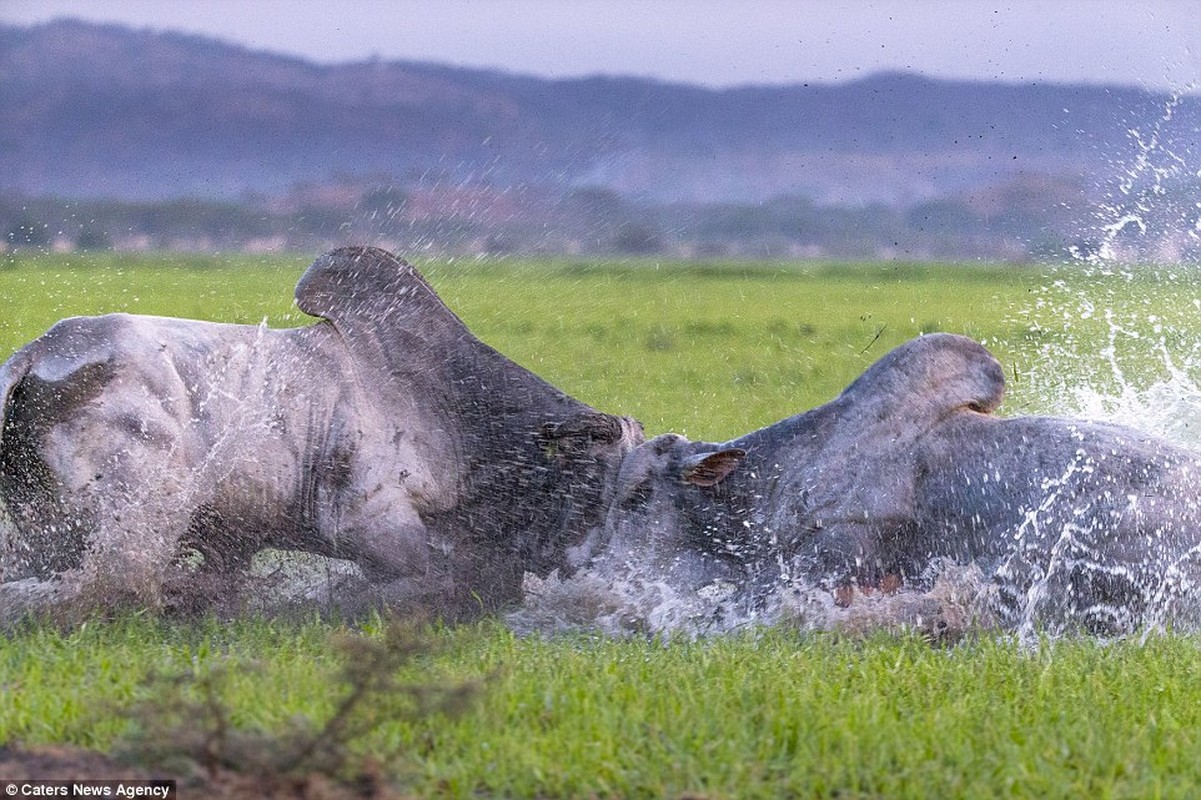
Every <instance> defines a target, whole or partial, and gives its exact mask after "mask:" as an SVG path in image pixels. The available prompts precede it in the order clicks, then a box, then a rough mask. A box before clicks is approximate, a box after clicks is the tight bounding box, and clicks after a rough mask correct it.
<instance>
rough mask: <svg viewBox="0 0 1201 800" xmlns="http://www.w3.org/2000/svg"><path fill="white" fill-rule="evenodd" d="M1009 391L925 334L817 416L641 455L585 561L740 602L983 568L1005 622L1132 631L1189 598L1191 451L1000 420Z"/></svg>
mask: <svg viewBox="0 0 1201 800" xmlns="http://www.w3.org/2000/svg"><path fill="white" fill-rule="evenodd" d="M1003 393H1004V373H1003V371H1002V369H1001V366H1000V364H999V363H998V362H997V360H996V359H995V358H994V357H993V356H992V355H991V354H990V353H989V352H988V351H987V350H986V349H985V348H984V347H983V346H981V345H980V344H978V343H976V342H974V341H972V340H970V339H967V338H964V337H961V336H954V335H948V334H935V335H929V336H923V337H920V338H918V339H915V340H913V341H910V342H908V343H906V344H904V345H902V346H900V347H898V348H897V349H896V350H894V351H892V352H891V353H889V354H887V355H886V356H885V357H883V358H882V359H881V360H880V361H878V362H877V363H876V364H874V365H873V366H872V367H870V368H869V369H868V370H867V371H866V372H865V373H864V374H863V375H862V376H861V377H859V378H858V379H857V380H856V381H854V383H852V384H851V385H850V386H849V387H848V388H847V389H846V390H845V391H844V392H843V393H842V394H841V395H840V396H839V397H838V398H836V399H835V400H833V401H831V402H830V403H828V404H826V405H823V406H821V407H819V408H816V409H814V410H811V411H808V412H806V413H802V414H799V415H797V416H794V417H791V418H789V419H785V420H783V421H781V422H778V423H776V424H774V425H771V426H769V427H766V428H763V429H761V430H758V431H755V432H753V433H750V434H748V435H746V436H743V437H741V438H738V439H735V440H733V441H729V442H724V443H720V444H718V443H707V442H692V441H689V440H687V439H685V438H683V437H681V436H677V435H674V434H667V435H663V436H659V437H656V438H654V439H652V440H650V441H648V442H646V443H645V444H643V445H641V446H640V447H638V448H636V449H635V450H633V451H632V452H631V453H630V454H629V455H628V456H626V458H625V460H624V463H623V464H622V468H621V471H620V473H619V475H618V479H617V484H616V485H615V488H614V491H613V495H612V497H611V499H610V500H609V511H608V514H607V517H606V520H605V523H604V525H603V526H601V527H599V528H597V529H596V530H595V531H594V532H593V534H592V537H591V539H590V541H589V542H588V543H587V544H586V545H585V549H587V548H589V547H590V548H591V549H592V553H593V554H594V564H596V565H604V566H605V567H606V568H609V569H613V568H616V569H617V570H618V571H620V570H622V569H624V568H626V567H629V566H632V565H630V564H622V563H621V562H622V560H623V559H629V558H634V559H637V560H638V561H639V562H640V564H645V563H647V562H652V563H654V564H655V567H656V568H657V569H658V570H659V571H660V572H661V574H662V575H663V576H664V579H665V580H666V581H667V582H668V583H669V584H672V585H674V586H677V587H686V588H688V589H689V590H692V591H697V590H701V589H703V588H704V587H705V586H708V585H712V584H724V585H727V586H737V587H740V589H741V592H740V594H739V597H741V598H742V602H743V603H748V604H754V603H756V602H763V601H764V598H766V597H768V596H769V595H771V593H773V592H775V591H777V590H779V589H780V588H781V587H782V586H783V585H787V584H789V582H792V581H799V582H802V583H806V584H810V585H812V584H817V585H819V586H824V587H826V588H827V589H829V590H831V591H832V592H835V593H836V596H838V594H839V593H840V592H842V590H844V589H846V588H847V587H848V586H850V585H852V584H858V585H860V586H871V587H883V588H885V589H889V588H893V587H897V586H901V585H909V586H915V587H919V588H920V587H922V586H923V585H928V582H929V580H930V576H931V567H932V566H937V565H939V564H944V563H946V562H947V561H953V562H959V563H969V562H975V563H977V564H979V565H980V566H981V567H983V568H984V570H985V574H986V575H988V576H990V577H991V579H992V584H993V585H992V587H991V590H990V594H991V596H992V598H993V600H992V605H993V606H994V607H995V609H994V610H995V611H997V612H999V614H1000V615H1001V617H1002V619H1003V620H1004V621H1007V622H1009V623H1010V624H1017V623H1019V622H1020V621H1022V618H1023V617H1028V618H1029V619H1031V620H1035V621H1036V623H1038V624H1045V625H1047V626H1049V627H1061V628H1062V627H1065V626H1070V627H1080V628H1085V629H1089V630H1097V631H1114V630H1129V629H1130V628H1132V627H1135V626H1138V625H1141V624H1146V623H1147V622H1149V621H1151V619H1150V615H1152V614H1154V613H1157V609H1164V608H1168V607H1170V605H1171V604H1172V603H1173V602H1177V601H1180V600H1181V599H1182V598H1187V597H1188V596H1189V595H1190V593H1192V594H1193V598H1192V602H1194V603H1196V602H1197V598H1196V589H1197V585H1196V581H1197V580H1198V579H1199V578H1201V571H1199V569H1198V568H1199V566H1201V552H1199V550H1201V546H1199V543H1201V504H1199V501H1198V494H1199V492H1198V488H1199V482H1201V455H1198V454H1196V453H1193V452H1192V451H1189V450H1185V449H1182V448H1179V447H1175V446H1173V445H1171V444H1169V443H1167V442H1164V441H1162V440H1159V439H1156V438H1154V437H1151V436H1149V435H1146V434H1143V433H1141V432H1139V431H1136V430H1132V429H1130V428H1124V427H1120V426H1116V425H1110V424H1103V423H1095V422H1083V421H1076V420H1071V419H1063V418H1054V417H1016V418H1002V417H998V416H995V415H994V414H993V413H992V412H993V411H995V410H996V409H997V407H998V406H999V405H1000V403H1001V400H1002V395H1003ZM845 594H847V595H849V593H845Z"/></svg>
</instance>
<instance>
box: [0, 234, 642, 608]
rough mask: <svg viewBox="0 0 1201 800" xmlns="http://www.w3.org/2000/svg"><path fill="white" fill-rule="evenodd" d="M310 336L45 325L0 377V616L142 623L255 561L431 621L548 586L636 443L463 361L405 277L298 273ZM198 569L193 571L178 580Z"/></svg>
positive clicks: (94, 321) (489, 365)
mask: <svg viewBox="0 0 1201 800" xmlns="http://www.w3.org/2000/svg"><path fill="white" fill-rule="evenodd" d="M296 302H297V305H298V306H299V308H300V309H301V310H302V311H304V312H306V313H308V314H310V315H313V316H315V317H318V318H320V320H321V321H320V322H317V323H316V324H313V325H310V326H308V327H303V328H297V329H288V330H272V329H268V328H267V327H266V326H265V325H264V326H260V327H255V326H243V325H227V324H216V323H209V322H197V321H190V320H178V319H165V318H156V317H144V316H131V315H124V314H114V315H109V316H102V317H79V318H72V319H67V320H64V321H62V322H60V323H58V324H57V325H55V326H54V327H53V328H52V329H51V330H50V331H49V332H48V333H46V334H45V335H44V336H42V337H41V338H39V339H37V340H36V341H34V342H32V343H31V344H29V345H27V346H26V347H24V348H23V349H21V350H19V351H18V352H17V353H16V354H14V355H13V356H12V357H11V358H10V359H9V360H8V362H7V363H5V364H4V365H3V367H2V368H0V393H2V397H3V403H4V405H3V409H4V412H3V428H2V431H0V436H2V438H0V497H2V499H3V503H4V505H5V506H6V507H7V516H8V517H9V519H10V521H11V524H10V525H9V527H8V528H7V534H6V535H5V536H4V538H3V539H0V545H2V546H3V551H2V552H0V581H3V583H2V584H0V617H7V618H12V617H14V616H17V615H19V614H23V613H25V612H27V611H31V610H37V609H39V608H46V609H54V608H63V607H68V608H69V607H71V606H72V604H83V605H91V606H94V605H97V604H101V605H111V604H112V603H114V602H118V601H120V600H122V599H124V600H128V601H130V602H133V603H136V604H138V605H148V606H152V607H153V606H156V605H159V604H161V603H162V601H163V586H164V580H165V579H166V578H168V577H170V574H172V570H173V569H175V568H174V567H173V566H172V564H173V563H174V562H177V561H178V560H179V557H180V554H181V553H191V554H193V562H195V560H196V559H195V556H197V555H198V556H199V560H200V565H199V567H198V571H197V572H195V573H194V574H193V575H192V576H191V579H192V580H194V581H200V579H201V578H202V577H203V576H204V574H206V573H207V574H213V575H218V574H227V573H231V572H236V571H238V570H240V569H242V568H243V567H245V565H246V564H247V562H248V561H249V559H250V557H251V556H252V555H253V554H254V553H256V552H257V551H259V550H260V549H261V548H266V547H274V548H282V549H292V550H301V551H308V552H312V553H318V554H322V555H326V556H334V557H338V558H343V559H349V560H353V561H354V562H357V563H358V565H359V566H360V567H361V568H362V570H363V572H364V573H365V574H366V575H367V577H368V578H370V579H371V580H372V581H373V582H374V583H375V584H378V585H383V586H385V587H387V588H388V592H387V594H386V596H387V597H389V598H391V599H392V600H394V601H395V602H397V603H400V604H419V605H423V606H429V607H432V608H434V609H436V610H438V611H439V612H441V613H444V614H447V615H451V616H453V615H457V614H459V613H463V612H465V611H466V610H470V609H477V610H478V609H487V608H492V607H496V606H498V605H500V604H503V603H505V602H507V601H510V600H512V599H514V598H516V597H518V596H519V594H520V583H521V578H522V575H523V573H524V572H525V571H527V570H528V571H533V572H536V573H546V572H549V571H550V570H553V569H555V568H557V567H560V566H565V560H564V559H565V558H566V553H567V551H568V549H569V548H570V547H571V546H572V545H574V544H576V543H578V541H579V539H580V538H582V537H583V535H584V534H585V532H587V531H588V530H590V529H592V528H594V527H595V526H596V525H597V524H598V522H599V520H600V519H601V518H602V516H603V508H602V506H601V497H602V492H603V487H605V486H607V485H610V484H611V483H612V481H613V479H614V476H615V474H616V472H617V470H618V468H619V465H620V463H621V460H622V458H623V456H624V455H625V454H626V453H627V452H628V451H629V450H630V449H631V448H632V447H633V446H635V445H637V444H639V443H641V442H642V440H643V437H642V429H641V427H640V426H639V425H638V424H637V423H636V422H634V421H633V420H630V419H628V418H624V417H618V416H613V415H609V414H605V413H601V412H599V411H597V410H595V409H593V408H590V407H589V406H587V405H585V404H583V403H581V402H579V401H577V400H574V399H572V398H571V397H568V396H567V395H565V394H564V393H562V392H560V391H558V390H557V389H555V388H554V387H552V386H550V385H549V384H547V383H545V382H543V381H542V380H541V379H539V378H537V377H536V376H534V375H533V374H531V373H530V372H528V371H526V370H525V369H523V368H521V367H519V366H517V365H516V364H514V363H513V362H511V361H509V360H508V359H507V358H505V357H504V356H502V355H500V354H499V353H497V352H496V351H495V350H493V349H492V348H490V347H488V346H487V345H485V344H483V343H482V342H480V341H479V340H478V339H476V338H475V337H474V336H473V335H472V334H471V333H470V332H469V331H468V330H467V328H466V327H465V326H464V325H463V323H462V322H461V321H460V320H459V319H458V318H457V317H456V316H455V315H454V314H453V313H452V312H451V311H450V310H449V309H448V308H447V307H446V306H445V305H444V304H443V303H442V302H441V300H439V298H438V297H437V296H436V295H435V293H434V292H433V290H432V289H431V288H430V287H429V285H428V284H427V283H426V282H425V280H424V279H423V278H422V277H421V276H420V275H419V274H418V273H417V272H416V271H415V270H414V269H413V268H412V267H410V266H409V265H408V264H406V263H404V262H403V261H401V260H399V259H397V258H396V257H394V256H392V255H391V254H389V253H386V252H384V251H382V250H378V249H373V248H344V249H341V250H336V251H334V252H332V253H329V254H328V255H326V256H323V257H322V258H319V259H318V260H317V261H316V262H314V263H313V265H312V266H311V267H310V268H309V269H308V270H307V271H306V272H305V274H304V275H303V277H302V278H301V280H300V282H299V284H298V285H297V287H296ZM194 566H195V564H194V563H193V567H194Z"/></svg>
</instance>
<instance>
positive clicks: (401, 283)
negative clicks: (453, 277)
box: [296, 247, 462, 325]
mask: <svg viewBox="0 0 1201 800" xmlns="http://www.w3.org/2000/svg"><path fill="white" fill-rule="evenodd" d="M296 306H297V308H299V309H300V310H301V311H303V312H304V313H306V314H309V315H310V316H314V317H319V318H322V319H328V320H331V321H333V322H335V323H338V322H346V321H350V320H353V319H356V318H359V319H373V320H379V319H381V318H382V317H384V316H388V315H392V314H395V313H403V314H404V315H406V316H410V317H411V316H418V317H421V318H422V320H421V321H422V322H423V323H424V324H427V325H428V324H429V323H430V322H431V321H434V320H437V321H441V322H452V323H454V324H457V325H461V324H462V323H461V322H459V319H458V317H456V316H455V315H454V312H452V311H451V310H450V309H449V308H447V307H446V305H445V304H444V303H443V302H442V300H441V299H439V297H438V295H437V293H435V292H434V290H433V288H432V287H431V286H430V285H429V283H427V282H426V280H425V278H423V277H422V276H421V273H419V272H418V271H417V270H416V269H415V268H414V267H412V266H411V265H410V264H409V263H408V262H406V261H404V260H403V259H401V258H398V257H396V256H394V255H393V254H391V253H389V252H387V251H386V250H381V249H379V248H378V247H341V248H338V249H337V250H332V251H330V252H329V253H326V254H325V255H323V256H321V257H320V258H318V259H317V260H316V261H314V262H313V263H312V265H311V266H310V267H309V268H308V269H307V270H305V273H304V275H302V276H301V278H300V281H299V282H298V283H297V284H296Z"/></svg>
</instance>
